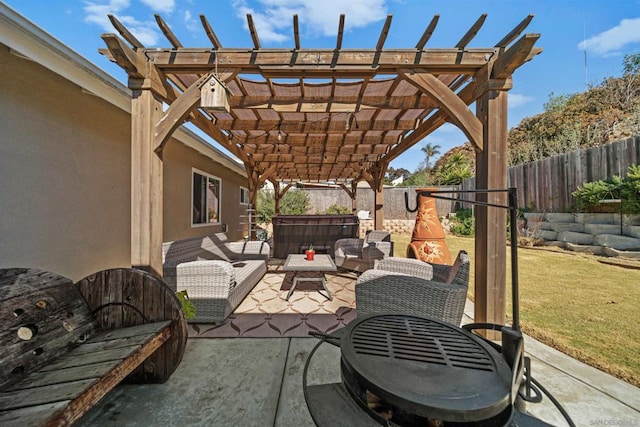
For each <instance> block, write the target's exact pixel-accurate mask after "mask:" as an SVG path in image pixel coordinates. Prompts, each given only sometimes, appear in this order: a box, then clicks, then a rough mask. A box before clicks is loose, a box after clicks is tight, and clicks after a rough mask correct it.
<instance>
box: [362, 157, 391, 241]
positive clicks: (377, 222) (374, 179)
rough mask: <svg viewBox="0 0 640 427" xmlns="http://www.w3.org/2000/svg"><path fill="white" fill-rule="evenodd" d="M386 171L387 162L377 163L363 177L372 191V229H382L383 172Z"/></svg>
mask: <svg viewBox="0 0 640 427" xmlns="http://www.w3.org/2000/svg"><path fill="white" fill-rule="evenodd" d="M386 171H387V164H385V163H382V164H378V165H377V166H376V167H375V168H372V169H371V170H369V171H368V172H369V173H367V174H366V175H365V177H366V180H367V182H368V183H369V186H371V189H372V190H373V193H374V196H373V197H374V202H373V229H374V230H384V193H383V187H384V174H385V172H386Z"/></svg>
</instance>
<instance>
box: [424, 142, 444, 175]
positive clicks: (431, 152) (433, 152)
mask: <svg viewBox="0 0 640 427" xmlns="http://www.w3.org/2000/svg"><path fill="white" fill-rule="evenodd" d="M440 148H442V147H440V146H439V145H438V144H432V143H428V144H427V145H425V146H424V147H422V152H423V153H424V155H425V161H424V162H425V169H426V170H427V172H428V171H429V170H431V159H432V158H433V157H435V156H437V155H438V154H440Z"/></svg>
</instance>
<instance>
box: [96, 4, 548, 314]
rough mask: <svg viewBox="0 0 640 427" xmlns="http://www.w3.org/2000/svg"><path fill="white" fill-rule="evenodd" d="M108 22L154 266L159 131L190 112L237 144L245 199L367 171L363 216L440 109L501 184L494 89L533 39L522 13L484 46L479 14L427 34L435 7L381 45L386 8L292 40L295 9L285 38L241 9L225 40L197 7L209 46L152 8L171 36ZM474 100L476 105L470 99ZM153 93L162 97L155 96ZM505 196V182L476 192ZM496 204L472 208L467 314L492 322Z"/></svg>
mask: <svg viewBox="0 0 640 427" xmlns="http://www.w3.org/2000/svg"><path fill="white" fill-rule="evenodd" d="M109 18H110V20H111V22H112V24H113V26H114V27H115V29H116V30H117V31H118V33H119V36H118V35H116V34H103V35H102V36H101V37H102V39H103V41H104V42H105V43H106V46H107V48H106V49H101V52H102V53H103V54H105V55H106V56H107V57H108V58H109V59H110V60H112V61H114V62H116V63H117V64H118V65H120V67H122V68H123V69H124V70H125V71H126V72H127V75H128V78H129V80H128V85H129V88H130V89H131V90H132V92H133V98H132V135H131V138H132V141H131V147H132V180H131V183H132V224H131V225H132V230H131V231H132V244H131V252H132V265H134V266H137V267H142V268H145V269H147V270H151V271H154V272H156V273H158V274H161V272H162V261H161V244H162V241H163V239H162V205H163V197H162V181H163V175H162V173H163V172H162V170H163V167H162V152H163V148H164V146H165V144H166V143H167V141H168V140H169V138H170V136H171V134H172V132H173V131H174V130H175V129H176V128H178V127H179V126H181V125H182V124H183V123H185V122H191V123H192V124H193V125H195V126H196V127H198V128H199V129H201V130H202V131H203V132H205V133H206V134H207V135H209V136H210V137H211V138H212V139H214V140H215V141H216V142H217V143H218V144H220V145H221V146H222V147H224V148H226V149H227V150H228V151H229V152H231V153H233V154H234V155H235V156H237V157H238V158H239V159H240V160H241V161H242V162H243V163H244V166H245V168H246V171H247V175H248V188H249V197H250V202H251V203H252V204H254V205H255V201H256V197H257V192H258V189H259V188H260V187H261V186H262V184H264V182H265V181H267V180H269V181H271V182H272V183H273V184H274V188H275V189H276V210H278V201H279V199H280V198H281V196H282V195H283V194H284V192H285V191H286V190H287V189H289V188H290V187H291V185H292V184H294V183H296V182H300V181H302V182H335V183H337V184H338V185H340V186H341V187H342V188H343V189H344V190H345V191H346V192H347V193H348V194H349V195H350V197H351V198H352V200H353V201H354V207H355V197H356V186H357V183H358V182H359V181H362V180H364V181H366V182H368V183H369V185H370V186H371V188H372V189H373V190H374V192H375V207H374V209H373V211H374V218H375V226H376V228H379V229H380V228H382V224H383V210H382V208H383V203H384V201H383V192H382V184H383V178H384V175H385V172H386V170H387V167H388V166H389V163H390V162H391V161H392V160H393V159H395V158H397V157H398V156H399V155H400V154H401V153H403V152H404V151H406V150H407V149H409V148H410V147H411V146H413V145H415V144H417V143H419V142H420V141H421V140H422V139H423V138H424V137H426V136H427V135H429V134H430V133H431V132H433V131H435V130H436V129H438V128H439V127H440V126H442V125H443V124H444V123H446V122H450V123H453V124H455V125H456V126H457V127H458V128H460V129H461V130H462V132H464V134H465V135H466V136H467V138H468V139H469V141H470V142H471V144H472V145H473V147H474V148H475V150H476V186H477V188H481V189H493V188H504V187H506V185H507V174H506V168H507V156H506V153H507V91H508V90H509V89H511V87H512V81H511V76H512V74H513V72H514V71H515V70H516V69H517V68H518V67H520V66H521V65H522V64H524V63H525V62H527V61H529V60H530V59H532V58H533V57H534V56H535V55H537V54H538V53H540V52H541V51H542V49H541V48H537V47H535V46H534V45H535V43H536V42H537V40H538V38H539V34H525V35H522V36H521V34H522V33H523V31H524V30H525V29H526V27H527V26H528V24H529V22H530V21H531V19H532V18H533V15H529V16H527V17H526V18H525V19H524V20H523V21H522V22H520V23H519V24H518V25H516V26H515V28H513V30H512V31H511V32H509V33H508V34H507V35H505V36H504V38H502V40H500V41H498V42H497V43H496V44H495V46H492V47H489V48H470V47H468V45H469V43H470V42H471V41H472V39H473V38H474V37H475V35H476V34H477V32H478V31H479V30H480V28H481V27H482V25H483V24H484V21H485V19H486V15H482V16H480V18H478V20H477V21H476V22H475V23H474V24H473V25H472V26H471V28H469V30H468V31H467V32H466V33H465V34H464V35H463V36H462V37H461V38H460V41H459V42H458V43H456V45H455V46H454V47H453V48H446V49H443V48H426V45H427V43H428V41H429V39H430V37H431V35H432V34H433V32H434V31H435V29H436V26H437V23H438V19H439V16H438V15H435V16H434V17H433V19H431V21H430V22H429V24H428V25H427V27H426V29H425V31H424V33H423V34H422V36H421V37H420V38H419V40H418V41H417V43H416V45H415V46H414V47H411V48H405V49H385V48H384V44H385V40H386V38H387V35H388V33H389V29H390V26H391V20H392V16H391V15H389V16H387V19H386V21H385V23H384V25H383V27H382V30H381V32H380V36H379V37H378V40H377V43H376V45H375V47H373V48H368V49H345V48H343V47H342V42H343V30H344V22H345V17H344V15H341V16H340V21H339V24H338V36H337V41H336V45H335V46H334V47H330V48H326V49H316V48H304V47H302V44H301V40H300V32H299V23H298V17H297V15H294V16H293V38H294V46H293V47H290V48H278V49H273V48H263V47H262V45H261V43H260V39H259V37H258V32H257V31H256V28H255V25H254V22H253V19H252V16H251V15H247V22H248V27H249V30H250V33H251V39H252V41H253V46H252V47H249V48H226V47H223V46H222V44H221V42H220V40H219V39H218V37H217V36H216V34H215V32H214V31H213V29H212V27H211V25H210V24H209V22H208V21H207V19H206V18H205V16H203V15H201V16H200V20H201V22H202V27H203V31H204V32H205V33H206V35H207V36H208V38H209V40H210V42H211V46H210V47H204V48H187V47H184V46H183V45H182V43H181V42H180V41H179V40H178V38H177V37H176V36H175V34H174V33H173V32H172V31H171V29H170V28H169V26H168V25H167V24H166V22H165V21H164V20H163V19H162V18H161V17H160V16H159V15H156V16H155V18H156V22H157V24H158V26H159V27H160V29H161V30H162V32H163V33H164V35H165V37H166V39H167V40H168V42H169V43H170V45H171V47H168V48H161V49H158V48H146V47H145V46H143V45H142V44H141V43H140V42H139V41H138V40H137V39H136V38H135V37H134V36H133V35H132V34H131V33H130V32H129V31H128V30H127V28H126V27H125V26H124V25H122V24H121V23H120V22H119V21H118V20H117V19H116V18H115V17H114V16H109ZM473 103H475V104H476V111H475V114H474V112H472V111H471V110H470V109H469V106H470V105H471V104H473ZM165 105H167V106H168V108H163V107H164V106H165ZM478 197H479V198H482V200H484V201H490V202H493V203H499V204H505V203H506V195H504V194H502V193H491V194H488V195H482V196H478ZM505 222H506V216H505V213H504V211H501V210H500V209H497V208H483V207H479V208H477V210H476V263H475V286H476V290H475V296H476V302H475V303H476V314H475V318H476V321H487V322H494V323H500V324H502V323H504V317H505V274H504V272H505V264H506V259H505V251H504V248H505V244H506V236H505V230H506V224H505Z"/></svg>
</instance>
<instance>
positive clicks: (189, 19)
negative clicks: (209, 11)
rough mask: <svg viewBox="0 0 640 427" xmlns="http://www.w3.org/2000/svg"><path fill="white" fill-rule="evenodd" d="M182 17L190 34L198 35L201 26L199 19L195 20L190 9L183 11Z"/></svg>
mask: <svg viewBox="0 0 640 427" xmlns="http://www.w3.org/2000/svg"><path fill="white" fill-rule="evenodd" d="M183 19H184V26H185V27H186V28H187V30H189V32H190V33H191V34H192V35H200V34H201V33H202V27H201V26H200V24H199V22H200V20H196V19H195V18H194V17H193V14H192V13H191V11H190V10H185V11H184V15H183Z"/></svg>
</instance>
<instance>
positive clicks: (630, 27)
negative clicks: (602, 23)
mask: <svg viewBox="0 0 640 427" xmlns="http://www.w3.org/2000/svg"><path fill="white" fill-rule="evenodd" d="M638 28H640V18H635V19H623V20H622V21H620V24H618V25H616V26H615V27H613V28H610V29H608V30H607V31H603V32H602V33H600V34H596V35H595V36H593V37H591V38H589V39H587V40H584V41H582V42H580V43H579V44H578V49H581V50H587V51H589V52H592V53H594V54H596V55H599V56H604V57H607V56H612V55H615V54H616V53H618V52H619V51H620V49H622V48H623V47H624V46H626V45H628V44H632V43H638V42H640V31H638Z"/></svg>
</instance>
